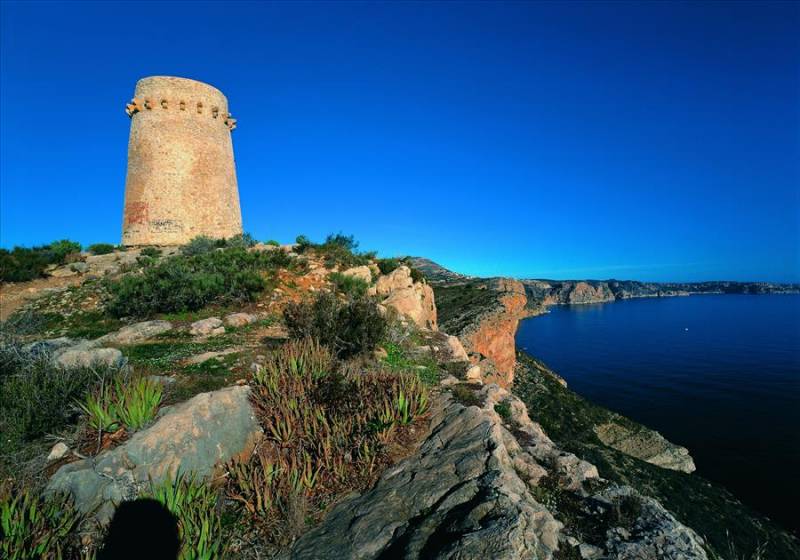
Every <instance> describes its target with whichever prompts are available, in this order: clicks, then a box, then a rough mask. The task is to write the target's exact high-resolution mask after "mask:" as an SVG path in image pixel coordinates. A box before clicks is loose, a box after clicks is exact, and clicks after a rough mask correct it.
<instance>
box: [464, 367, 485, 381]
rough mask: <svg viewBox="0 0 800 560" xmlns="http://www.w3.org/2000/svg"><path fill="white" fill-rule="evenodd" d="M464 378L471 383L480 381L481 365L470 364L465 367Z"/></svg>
mask: <svg viewBox="0 0 800 560" xmlns="http://www.w3.org/2000/svg"><path fill="white" fill-rule="evenodd" d="M465 377H466V380H467V381H469V382H471V383H475V382H477V383H481V382H482V380H483V378H482V377H481V366H477V365H476V366H470V367H469V369H467V374H466V376H465Z"/></svg>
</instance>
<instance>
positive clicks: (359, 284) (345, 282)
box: [328, 272, 369, 297]
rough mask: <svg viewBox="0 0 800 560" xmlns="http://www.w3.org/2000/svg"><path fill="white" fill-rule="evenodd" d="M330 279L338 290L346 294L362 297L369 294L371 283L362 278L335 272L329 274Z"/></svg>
mask: <svg viewBox="0 0 800 560" xmlns="http://www.w3.org/2000/svg"><path fill="white" fill-rule="evenodd" d="M328 280H330V281H331V283H332V284H333V287H334V289H335V290H336V291H337V292H341V293H343V294H345V295H346V296H349V297H362V296H365V295H367V289H368V288H369V284H367V282H366V281H365V280H364V279H362V278H356V277H355V276H350V275H347V274H342V273H341V272H334V273H332V274H330V275H329V276H328Z"/></svg>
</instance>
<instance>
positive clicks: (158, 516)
mask: <svg viewBox="0 0 800 560" xmlns="http://www.w3.org/2000/svg"><path fill="white" fill-rule="evenodd" d="M180 544H181V543H180V538H179V536H178V520H177V519H176V518H175V516H174V515H172V513H170V511H169V510H168V509H167V508H165V507H164V506H163V505H162V504H161V503H160V502H157V501H156V500H151V499H146V498H142V499H138V500H134V501H132V502H123V503H121V504H120V505H119V507H118V508H117V511H116V513H114V518H113V519H112V520H111V524H110V525H109V527H108V533H107V535H106V538H105V541H104V543H103V549H102V550H101V551H100V553H99V554H98V555H97V560H119V559H125V558H138V559H142V558H146V559H147V560H175V559H176V558H177V557H178V550H179V548H180Z"/></svg>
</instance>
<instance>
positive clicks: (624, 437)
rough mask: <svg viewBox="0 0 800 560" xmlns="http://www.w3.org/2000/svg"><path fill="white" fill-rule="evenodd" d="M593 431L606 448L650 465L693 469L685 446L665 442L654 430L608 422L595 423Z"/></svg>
mask: <svg viewBox="0 0 800 560" xmlns="http://www.w3.org/2000/svg"><path fill="white" fill-rule="evenodd" d="M594 432H595V433H596V434H597V437H598V438H600V441H602V442H603V443H605V444H606V445H608V446H609V447H613V448H614V449H616V450H617V451H622V452H623V453H625V454H627V455H630V456H631V457H636V458H637V459H642V460H643V461H647V462H648V463H652V464H653V465H657V466H659V467H663V468H665V469H672V470H674V471H682V472H685V473H691V472H694V471H695V469H696V467H695V465H694V460H693V459H692V457H691V455H689V450H688V449H686V448H685V447H681V446H680V445H675V444H674V443H672V442H671V441H668V440H667V439H666V438H664V436H662V435H661V434H659V433H658V432H656V431H655V430H650V429H646V428H641V429H639V430H631V429H629V428H626V427H625V426H621V425H619V424H615V423H613V422H610V423H607V424H602V425H600V426H595V428H594Z"/></svg>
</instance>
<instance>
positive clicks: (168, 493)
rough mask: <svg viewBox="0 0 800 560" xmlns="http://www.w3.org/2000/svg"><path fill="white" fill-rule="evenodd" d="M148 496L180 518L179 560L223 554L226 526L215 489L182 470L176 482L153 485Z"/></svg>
mask: <svg viewBox="0 0 800 560" xmlns="http://www.w3.org/2000/svg"><path fill="white" fill-rule="evenodd" d="M148 497H151V498H153V499H154V500H157V501H159V502H161V503H162V504H163V505H164V506H165V507H166V508H167V509H168V510H169V511H170V512H171V513H172V514H173V515H174V516H175V517H176V518H177V519H178V534H179V536H180V540H181V549H180V552H179V553H178V560H212V559H215V558H219V557H220V556H221V555H222V552H223V543H222V535H221V534H222V529H221V525H220V518H219V514H218V513H217V493H216V491H214V489H213V488H211V487H210V486H208V485H206V484H203V483H202V482H200V481H198V480H195V478H194V476H184V475H183V473H181V474H179V475H178V477H177V478H176V480H175V482H172V481H170V480H166V481H164V482H163V483H161V484H158V485H154V484H151V487H150V492H149V496H148Z"/></svg>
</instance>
